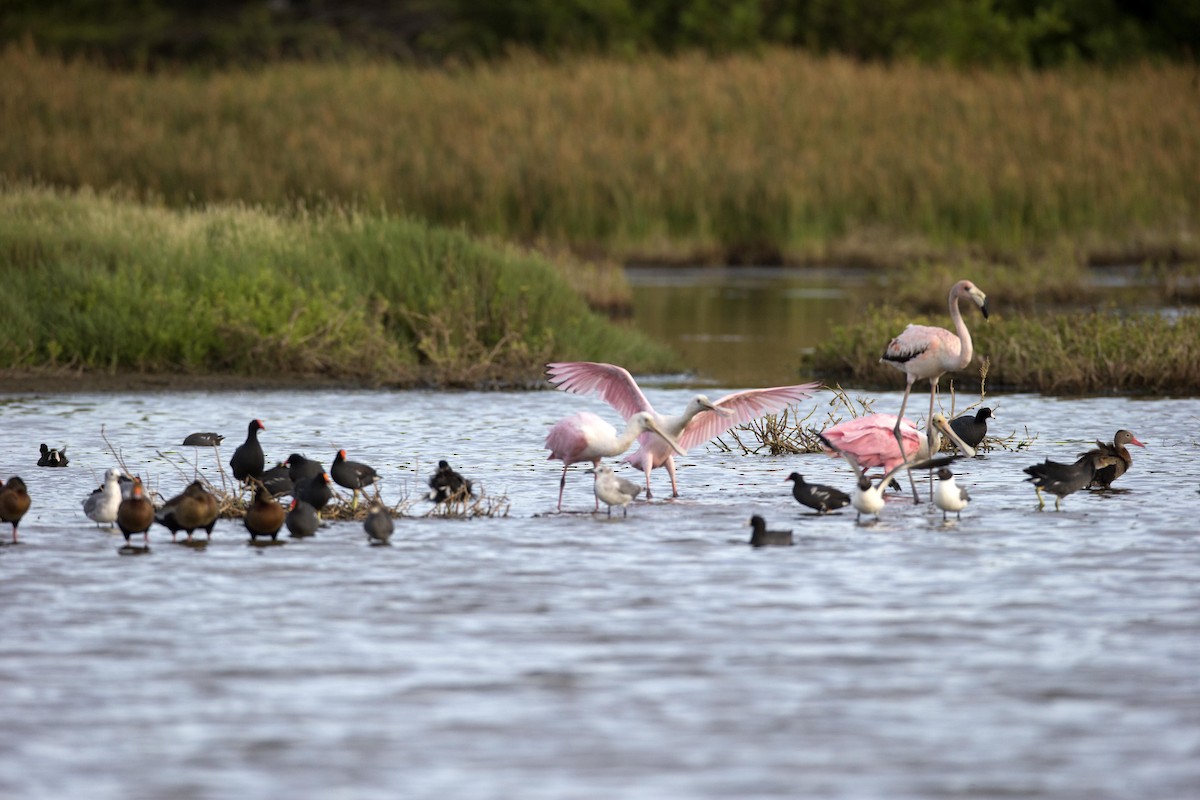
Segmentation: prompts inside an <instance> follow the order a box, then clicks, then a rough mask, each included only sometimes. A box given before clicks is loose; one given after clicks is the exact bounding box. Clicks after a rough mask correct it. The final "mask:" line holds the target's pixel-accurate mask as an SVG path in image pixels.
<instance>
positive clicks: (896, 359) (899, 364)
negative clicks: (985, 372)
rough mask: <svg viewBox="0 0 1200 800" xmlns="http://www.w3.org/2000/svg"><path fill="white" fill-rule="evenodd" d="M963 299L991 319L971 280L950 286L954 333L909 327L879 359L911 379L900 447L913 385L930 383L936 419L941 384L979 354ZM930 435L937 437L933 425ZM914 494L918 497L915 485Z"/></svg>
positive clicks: (906, 389)
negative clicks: (962, 306) (964, 315)
mask: <svg viewBox="0 0 1200 800" xmlns="http://www.w3.org/2000/svg"><path fill="white" fill-rule="evenodd" d="M963 298H966V299H968V300H970V301H971V302H972V303H974V304H975V305H977V306H979V310H980V311H982V312H983V318H984V319H987V317H988V301H987V295H985V294H984V293H983V292H982V291H980V289H979V287H977V286H976V285H975V284H973V283H971V282H970V281H959V282H958V283H956V284H954V286H952V287H950V301H949V302H950V320H951V321H952V322H953V323H954V331H955V332H954V333H951V332H950V331H948V330H946V329H945V328H935V327H932V326H930V325H909V326H908V327H907V328H905V329H904V332H903V333H901V334H900V335H899V336H897V337H896V338H895V339H892V341H891V342H889V343H888V346H887V348H886V349H885V350H884V351H883V356H882V357H881V358H880V359H879V360H880V361H883V362H884V363H886V364H891V365H892V366H893V367H895V368H896V369H898V370H900V371H901V372H903V373H904V374H905V375H907V376H908V380H907V383H906V384H905V387H904V400H903V401H902V402H901V403H900V413H899V414H898V415H897V416H896V427H895V428H893V434H894V436H895V439H896V445H897V447H900V448H903V447H904V445H903V443H902V442H901V436H900V420H901V419H902V418H903V417H904V409H905V408H907V407H908V396H909V394H910V393H911V392H912V387H913V384H914V383H916V382H917V381H921V380H928V381H929V416H928V417H926V419H933V405H934V401H935V400H936V399H937V392H938V381H940V380H941V378H942V376H943V375H945V374H946V373H947V372H955V371H957V370H960V369H963V368H964V367H966V366H967V365H968V364H970V363H971V357H972V356H973V355H975V350H974V348H973V347H972V345H971V332H970V331H969V330H967V323H966V322H964V321H963V318H962V312H961V311H959V308H958V301H959V300H961V299H963ZM926 433H927V434H928V435H930V436H932V435H933V428H932V426H931V427H930V429H929V430H928V431H927V432H926ZM929 449H930V452H936V450H935V449H934V448H933V442H932V441H931V442H930V447H929ZM964 452H965V451H964ZM909 477H910V478H911V476H909ZM913 493H914V495H915V494H916V486H915V484H914V487H913ZM914 499H915V498H914Z"/></svg>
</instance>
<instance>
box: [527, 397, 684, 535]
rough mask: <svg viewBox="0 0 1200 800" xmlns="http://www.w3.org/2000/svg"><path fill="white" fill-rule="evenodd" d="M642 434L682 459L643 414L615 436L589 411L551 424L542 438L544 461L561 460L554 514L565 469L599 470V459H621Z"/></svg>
mask: <svg viewBox="0 0 1200 800" xmlns="http://www.w3.org/2000/svg"><path fill="white" fill-rule="evenodd" d="M646 431H650V432H652V433H655V434H657V435H659V436H661V437H663V439H664V440H665V441H666V443H667V445H668V446H669V447H670V448H671V449H673V450H674V451H675V452H677V453H679V455H681V456H682V455H686V451H685V450H684V449H683V448H682V447H680V446H679V442H677V441H675V437H674V436H672V435H671V434H669V433H667V432H666V431H664V430H663V428H662V426H660V425H659V424H658V422H657V421H655V419H654V417H653V416H652V415H651V414H650V413H649V412H646V411H641V412H639V413H637V414H634V415H633V416H632V417H630V418H629V421H628V422H627V423H626V424H625V431H624V432H623V433H622V434H621V435H619V436H618V435H617V429H616V428H614V427H613V426H612V425H609V424H608V423H607V422H605V421H604V420H602V419H600V417H598V416H596V415H595V414H593V413H591V412H590V411H580V412H579V413H578V414H572V415H571V416H569V417H566V418H564V419H560V420H559V421H558V422H556V423H554V426H553V427H551V428H550V433H548V434H546V449H547V450H549V451H550V456H549V458H548V460H550V461H553V460H555V459H561V460H562V462H563V472H562V478H561V479H560V480H559V482H558V510H559V511H562V499H563V488H564V487H566V485H567V469H569V468H570V466H571V465H572V464H578V463H581V462H584V461H590V462H592V466H593V467H599V466H600V459H602V458H610V457H612V456H619V455H621V453H624V452H625V451H626V450H628V449H629V447H630V445H632V444H633V440H634V439H636V438H637V437H638V436H640V435H641V434H643V433H645V432H646ZM596 510H597V511H599V510H600V499H599V498H596Z"/></svg>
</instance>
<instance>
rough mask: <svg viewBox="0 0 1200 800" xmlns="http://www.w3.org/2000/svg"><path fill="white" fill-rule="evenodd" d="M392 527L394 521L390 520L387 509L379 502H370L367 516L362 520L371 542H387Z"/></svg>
mask: <svg viewBox="0 0 1200 800" xmlns="http://www.w3.org/2000/svg"><path fill="white" fill-rule="evenodd" d="M394 529H395V523H393V522H392V516H391V514H389V513H388V512H387V509H386V508H384V507H383V505H382V504H381V503H379V502H374V503H371V507H370V508H369V509H368V510H367V518H366V519H365V520H363V530H365V531H366V532H367V536H368V537H369V538H370V539H371V543H372V544H387V543H388V540H389V539H391V538H392V531H393V530H394Z"/></svg>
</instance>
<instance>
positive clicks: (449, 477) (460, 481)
mask: <svg viewBox="0 0 1200 800" xmlns="http://www.w3.org/2000/svg"><path fill="white" fill-rule="evenodd" d="M429 489H430V491H429V499H430V500H432V501H433V502H435V503H444V502H446V501H447V500H449V499H450V498H452V497H457V496H458V495H460V494H462V495H465V496H464V497H463V498H462V499H466V498H467V497H474V496H475V490H474V488H473V487H472V484H471V481H470V480H468V479H467V478H464V477H463V476H462V475H460V474H458V473H457V472H455V471H454V470H453V469H452V468H451V467H450V462H449V461H446V460H445V459H442V460H441V461H439V462H438V468H437V472H435V473H433V475H431V476H430V478H429Z"/></svg>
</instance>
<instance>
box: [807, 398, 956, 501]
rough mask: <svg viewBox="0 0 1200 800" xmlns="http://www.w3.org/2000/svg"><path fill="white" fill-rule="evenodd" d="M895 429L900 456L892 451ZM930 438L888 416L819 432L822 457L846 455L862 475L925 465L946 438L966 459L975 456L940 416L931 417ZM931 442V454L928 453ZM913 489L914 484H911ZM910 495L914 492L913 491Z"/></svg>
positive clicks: (873, 416) (853, 421)
mask: <svg viewBox="0 0 1200 800" xmlns="http://www.w3.org/2000/svg"><path fill="white" fill-rule="evenodd" d="M897 427H899V429H900V435H901V437H902V440H903V447H904V450H903V453H904V455H901V454H900V453H901V451H900V450H898V449H897V448H896V439H895V433H894V432H895V429H896V428H897ZM930 431H931V432H932V436H924V435H922V434H921V433H920V432H919V431H918V430H917V426H916V425H914V424H913V423H912V421H911V420H907V419H905V420H902V421H901V422H900V424H899V426H897V425H896V417H895V416H893V415H892V414H868V415H867V416H865V417H855V418H854V419H848V420H846V421H845V422H839V423H838V424H837V425H833V426H831V427H829V428H826V429H825V430H824V431H823V437H824V439H826V440H828V441H829V443H830V447H827V448H826V450H825V452H826V454H828V455H830V456H833V457H834V458H837V457H838V456H839V455H842V454H845V453H849V454H850V455H852V456H854V460H855V461H856V462H857V463H858V465H859V467H861V468H862V470H863V471H864V472H865V471H866V470H868V469H871V468H872V467H883V468H884V470H885V471H887V472H891V471H892V469H894V468H895V467H898V466H900V465H901V464H903V463H904V462H905V461H913V462H915V461H925V460H928V459H929V457H930V454H931V453H932V454H933V455H937V453H938V451H939V450H941V444H942V437H941V434H942V433H945V434H946V435H947V436H949V437H950V438H951V439H952V440H953V441H954V443H955V444H956V445H958V446H959V448H961V449H962V452H963V455H965V456H966V457H967V458H973V457H974V456H975V450H974V448H972V447H971V446H970V445H968V444H967V443H966V442H964V441H963V440H962V439H961V438H960V437H959V436H958V434H957V433H955V432H954V429H953V428H951V427H950V423H949V422H947V421H946V418H945V417H944V416H943V415H942V414H941V413H936V414H934V415H933V424H932V425H931V426H930ZM931 439H932V450H931V449H930V445H931V442H930V440H931ZM909 482H910V483H912V482H913V481H912V471H911V470H910V471H909ZM914 487H915V484H914ZM913 492H914V494H915V493H916V489H915V488H914V489H913Z"/></svg>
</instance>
